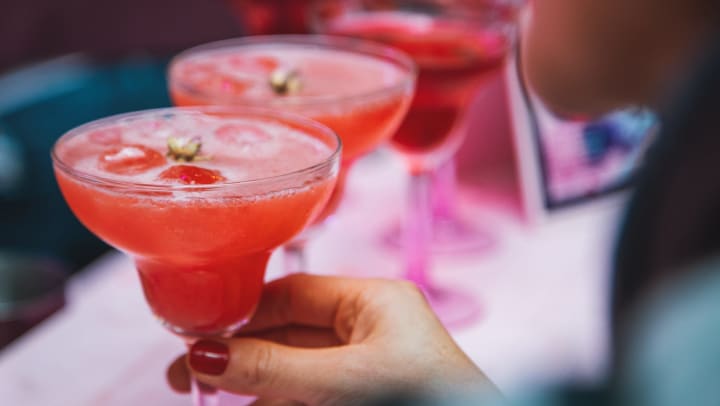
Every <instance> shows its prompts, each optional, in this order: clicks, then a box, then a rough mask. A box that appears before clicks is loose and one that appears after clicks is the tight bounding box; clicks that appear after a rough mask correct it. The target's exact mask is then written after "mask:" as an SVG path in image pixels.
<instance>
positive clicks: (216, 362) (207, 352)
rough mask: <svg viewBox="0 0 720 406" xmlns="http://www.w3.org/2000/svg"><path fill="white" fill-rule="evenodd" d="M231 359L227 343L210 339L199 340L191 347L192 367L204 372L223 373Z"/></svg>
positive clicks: (208, 373)
mask: <svg viewBox="0 0 720 406" xmlns="http://www.w3.org/2000/svg"><path fill="white" fill-rule="evenodd" d="M229 360H230V353H229V351H228V347H227V345H225V344H223V343H221V342H217V341H210V340H199V341H197V342H195V344H193V345H192V347H190V367H191V368H192V369H193V370H195V371H197V372H200V373H202V374H207V375H222V373H223V372H225V368H227V364H228V361H229Z"/></svg>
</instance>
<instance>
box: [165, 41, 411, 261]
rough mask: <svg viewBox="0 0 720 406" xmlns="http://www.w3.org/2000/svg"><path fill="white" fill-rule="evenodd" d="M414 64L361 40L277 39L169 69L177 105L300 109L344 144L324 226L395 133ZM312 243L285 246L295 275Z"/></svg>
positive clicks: (206, 50) (218, 50)
mask: <svg viewBox="0 0 720 406" xmlns="http://www.w3.org/2000/svg"><path fill="white" fill-rule="evenodd" d="M415 76H416V69H415V64H414V63H413V61H412V60H411V59H410V58H409V57H408V56H406V55H405V54H403V53H402V52H399V51H396V50H394V49H393V48H390V47H386V46H382V45H378V44H375V43H372V42H368V41H363V40H359V39H353V38H344V37H332V36H322V35H289V36H284V35H277V36H258V37H248V38H241V39H234V40H227V41H220V42H216V43H211V44H207V45H202V46H199V47H196V48H192V49H189V50H187V51H185V52H183V53H181V54H180V55H178V56H177V57H176V58H175V59H174V60H173V62H172V63H171V66H170V69H169V86H170V93H171V96H172V99H173V101H174V102H175V103H176V104H177V105H181V106H185V105H235V106H238V105H239V106H262V107H271V108H273V109H278V110H283V111H292V112H295V113H299V114H302V115H304V116H306V117H310V118H312V119H314V120H316V121H318V122H320V123H323V124H325V125H327V126H328V127H330V128H331V129H333V130H334V131H335V132H336V133H337V134H338V135H339V136H340V138H341V139H342V142H343V158H342V166H341V170H340V175H339V179H338V187H337V188H336V190H335V192H334V194H333V197H332V198H331V200H330V202H329V204H328V206H327V207H326V209H325V211H324V212H323V213H322V214H321V215H320V217H319V218H318V220H317V223H321V222H322V221H324V220H325V219H326V218H327V217H328V216H329V215H331V214H332V213H333V212H334V211H335V209H336V208H337V205H338V204H339V202H340V200H341V197H342V192H343V188H344V184H345V178H346V176H347V172H348V170H349V169H350V167H351V165H352V164H353V162H355V161H356V160H357V159H358V158H360V157H362V156H363V155H365V154H367V153H369V152H370V151H372V150H373V149H375V148H376V147H377V146H378V145H380V144H381V143H383V142H384V141H386V140H388V139H389V138H390V137H392V136H393V134H394V133H395V131H396V129H397V128H398V126H399V125H400V123H401V121H402V120H403V118H404V117H405V114H406V113H407V110H408V107H409V105H410V100H411V99H412V96H413V90H414V86H415ZM305 242H306V238H299V239H296V240H294V241H293V242H292V243H291V244H288V245H286V246H285V255H286V268H287V271H288V272H293V271H298V270H307V267H306V263H305V257H304V247H305Z"/></svg>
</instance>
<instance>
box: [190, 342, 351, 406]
mask: <svg viewBox="0 0 720 406" xmlns="http://www.w3.org/2000/svg"><path fill="white" fill-rule="evenodd" d="M223 346H224V349H222V348H221V347H223ZM196 347H204V348H209V349H210V351H209V352H208V351H206V350H205V349H201V350H197V348H196ZM358 350H359V347H358V346H342V347H330V348H323V349H312V348H310V349H308V348H293V347H288V346H285V345H281V344H277V343H273V342H269V341H263V340H258V339H251V338H235V339H232V340H227V341H222V342H219V341H218V342H212V343H211V344H210V345H206V344H204V342H203V341H199V342H197V343H195V345H193V347H192V348H191V351H190V356H189V357H188V358H189V366H190V368H192V370H193V373H194V375H195V376H196V377H197V379H198V380H199V381H201V382H203V383H206V384H208V385H210V386H213V387H216V388H219V389H221V390H225V391H229V392H234V393H240V394H253V395H256V396H259V397H261V398H285V399H293V400H297V401H301V402H305V403H311V404H314V403H318V399H319V398H323V399H324V398H328V397H332V395H331V394H332V393H334V392H335V391H337V390H338V388H344V387H346V386H347V382H346V380H347V378H346V377H345V374H346V373H347V371H350V370H353V369H354V368H355V369H356V367H358V366H360V365H363V364H364V363H363V362H362V361H361V360H362V357H361V356H360V355H361V354H360V353H359V351H358ZM221 352H223V353H221ZM218 360H224V362H223V364H224V365H222V367H220V366H218Z"/></svg>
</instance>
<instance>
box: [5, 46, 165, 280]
mask: <svg viewBox="0 0 720 406" xmlns="http://www.w3.org/2000/svg"><path fill="white" fill-rule="evenodd" d="M165 68H166V61H164V60H156V59H144V58H140V59H133V60H127V61H123V62H121V63H115V64H97V63H93V62H91V61H90V60H87V59H85V58H83V57H80V56H72V57H66V58H62V59H59V60H53V61H50V62H46V63H43V64H40V65H35V66H32V67H28V68H26V69H23V70H21V71H16V72H12V73H9V74H6V75H5V76H3V77H0V213H1V214H0V250H6V251H16V252H23V253H30V254H32V255H38V256H46V257H48V256H49V257H53V258H56V259H59V260H62V261H63V262H65V263H66V264H67V265H68V266H69V267H70V268H71V269H79V268H80V267H82V266H83V265H85V264H87V263H88V262H89V261H91V260H92V259H94V258H95V257H97V256H98V255H100V254H101V253H102V252H104V251H105V250H107V249H108V247H107V246H106V245H105V244H103V243H102V242H100V241H99V240H98V239H97V238H95V237H94V236H93V235H92V234H90V233H89V232H88V231H87V230H86V229H85V228H84V227H83V226H82V225H81V224H80V223H79V222H78V221H77V220H76V219H75V217H74V216H73V215H72V213H71V212H70V210H69V209H68V207H67V206H66V204H65V202H64V200H63V198H62V196H61V194H60V191H59V190H58V188H57V185H56V182H55V178H54V174H53V171H52V162H51V160H50V150H51V148H52V145H53V143H54V142H55V140H57V138H59V137H60V136H61V135H62V134H63V133H65V132H66V131H68V130H69V129H71V128H73V127H76V126H78V125H80V124H83V123H86V122H88V121H91V120H94V119H98V118H101V117H105V116H109V115H113V114H118V113H124V112H128V111H134V110H141V109H148V108H157V107H165V106H169V105H170V100H169V98H168V94H167V90H166V81H165Z"/></svg>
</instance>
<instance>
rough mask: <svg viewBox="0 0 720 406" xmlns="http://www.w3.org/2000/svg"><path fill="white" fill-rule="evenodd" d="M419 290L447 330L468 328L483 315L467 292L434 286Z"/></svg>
mask: <svg viewBox="0 0 720 406" xmlns="http://www.w3.org/2000/svg"><path fill="white" fill-rule="evenodd" d="M421 289H422V291H423V293H425V297H426V298H427V300H428V302H429V303H430V306H431V307H432V309H433V311H434V312H435V314H436V315H437V316H438V318H439V319H440V321H441V322H442V323H443V325H444V326H445V327H446V328H447V329H449V330H453V329H460V328H463V327H468V326H470V325H472V324H474V323H475V322H477V321H478V320H480V318H481V317H482V315H483V310H484V309H483V307H482V305H481V304H480V302H479V301H478V300H477V298H475V297H474V296H473V295H471V294H470V293H468V292H464V291H461V290H454V289H448V288H440V287H435V286H433V287H424V288H421Z"/></svg>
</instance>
